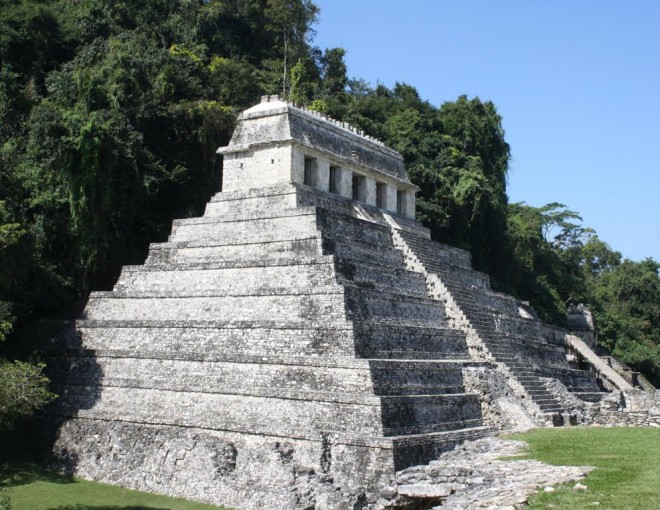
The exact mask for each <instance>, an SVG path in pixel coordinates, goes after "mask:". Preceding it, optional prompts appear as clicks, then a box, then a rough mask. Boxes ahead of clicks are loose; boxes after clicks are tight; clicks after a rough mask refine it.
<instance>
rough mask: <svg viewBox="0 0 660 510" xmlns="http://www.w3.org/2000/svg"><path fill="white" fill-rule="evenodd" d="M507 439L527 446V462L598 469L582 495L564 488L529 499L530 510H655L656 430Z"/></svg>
mask: <svg viewBox="0 0 660 510" xmlns="http://www.w3.org/2000/svg"><path fill="white" fill-rule="evenodd" d="M507 437H510V438H511V439H520V440H522V441H525V442H527V443H528V444H529V451H530V453H529V456H528V458H532V459H538V460H541V461H544V462H547V463H549V464H555V465H583V466H585V465H588V466H596V467H597V468H598V469H595V470H594V471H592V472H591V473H590V474H589V475H588V476H587V478H586V480H584V481H583V482H582V483H583V484H584V485H586V486H587V490H582V491H579V490H574V489H572V486H573V485H574V484H568V485H566V486H562V487H558V488H557V490H555V491H554V492H550V493H546V492H540V493H538V494H537V495H535V496H533V497H532V498H530V500H529V508H531V509H541V508H543V509H547V508H554V509H567V510H568V509H571V510H574V509H578V508H599V509H602V510H605V509H608V510H609V509H616V510H622V509H635V510H657V509H659V508H660V430H659V429H650V428H588V427H584V428H582V427H579V428H566V429H537V430H532V431H530V432H526V433H523V434H513V435H511V436H507Z"/></svg>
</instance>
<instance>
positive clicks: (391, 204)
mask: <svg viewBox="0 0 660 510" xmlns="http://www.w3.org/2000/svg"><path fill="white" fill-rule="evenodd" d="M384 209H386V210H387V211H390V212H394V213H395V212H396V186H394V185H393V184H385V204H384Z"/></svg>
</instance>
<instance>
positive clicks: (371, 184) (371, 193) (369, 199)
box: [360, 175, 376, 205]
mask: <svg viewBox="0 0 660 510" xmlns="http://www.w3.org/2000/svg"><path fill="white" fill-rule="evenodd" d="M360 198H361V199H362V201H363V202H366V203H367V204H369V205H376V179H374V178H373V177H369V176H368V175H365V176H364V178H363V179H362V182H360Z"/></svg>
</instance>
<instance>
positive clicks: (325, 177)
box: [312, 158, 330, 191]
mask: <svg viewBox="0 0 660 510" xmlns="http://www.w3.org/2000/svg"><path fill="white" fill-rule="evenodd" d="M312 187H313V188H315V189H318V190H320V191H328V189H329V187H330V160H328V159H322V158H318V159H317V160H316V171H315V172H314V173H313V174H312Z"/></svg>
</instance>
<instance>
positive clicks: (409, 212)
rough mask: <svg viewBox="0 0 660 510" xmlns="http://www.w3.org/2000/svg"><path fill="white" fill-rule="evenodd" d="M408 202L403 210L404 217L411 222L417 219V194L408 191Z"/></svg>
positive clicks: (406, 195)
mask: <svg viewBox="0 0 660 510" xmlns="http://www.w3.org/2000/svg"><path fill="white" fill-rule="evenodd" d="M405 197H406V200H405V205H404V208H403V215H404V216H405V217H406V218H410V219H411V220H414V219H415V192H414V191H406V194H405Z"/></svg>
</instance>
